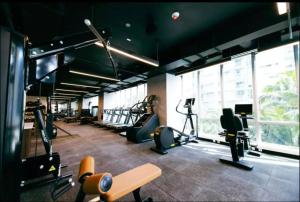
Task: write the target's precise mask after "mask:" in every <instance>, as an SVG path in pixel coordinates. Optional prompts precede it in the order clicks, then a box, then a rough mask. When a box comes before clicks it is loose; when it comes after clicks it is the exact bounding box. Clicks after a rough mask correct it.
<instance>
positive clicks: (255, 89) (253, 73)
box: [251, 52, 262, 148]
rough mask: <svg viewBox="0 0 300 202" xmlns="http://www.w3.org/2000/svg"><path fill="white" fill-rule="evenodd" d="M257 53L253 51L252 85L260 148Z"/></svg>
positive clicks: (255, 123) (257, 139)
mask: <svg viewBox="0 0 300 202" xmlns="http://www.w3.org/2000/svg"><path fill="white" fill-rule="evenodd" d="M255 56H256V55H255V53H254V52H253V53H251V69H252V86H253V110H254V125H255V133H256V141H257V144H258V148H260V146H261V142H262V141H261V134H260V132H259V122H258V119H259V113H258V98H257V84H256V69H255Z"/></svg>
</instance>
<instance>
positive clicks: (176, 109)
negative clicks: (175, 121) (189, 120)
mask: <svg viewBox="0 0 300 202" xmlns="http://www.w3.org/2000/svg"><path fill="white" fill-rule="evenodd" d="M180 103H181V99H180V100H179V102H178V104H177V106H176V111H177V112H178V113H179V114H183V115H187V114H186V113H184V112H181V111H179V110H178V107H179V105H180Z"/></svg>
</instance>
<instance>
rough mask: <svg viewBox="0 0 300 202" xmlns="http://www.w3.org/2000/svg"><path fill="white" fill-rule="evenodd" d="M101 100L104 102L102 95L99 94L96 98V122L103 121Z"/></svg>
mask: <svg viewBox="0 0 300 202" xmlns="http://www.w3.org/2000/svg"><path fill="white" fill-rule="evenodd" d="M103 100H104V94H103V93H101V94H100V95H99V96H98V120H99V121H101V120H103Z"/></svg>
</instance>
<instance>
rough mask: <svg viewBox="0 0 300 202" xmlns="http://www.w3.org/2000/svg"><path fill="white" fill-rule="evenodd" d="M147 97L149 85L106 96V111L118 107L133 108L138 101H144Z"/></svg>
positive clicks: (106, 94)
mask: <svg viewBox="0 0 300 202" xmlns="http://www.w3.org/2000/svg"><path fill="white" fill-rule="evenodd" d="M146 95H147V84H141V85H138V86H135V87H131V88H127V89H124V90H120V91H116V92H113V93H105V94H104V109H112V108H116V107H125V108H127V107H131V106H133V105H134V104H135V103H137V102H138V101H142V100H143V99H144V98H145V96H146Z"/></svg>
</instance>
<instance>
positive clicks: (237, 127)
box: [220, 108, 253, 170]
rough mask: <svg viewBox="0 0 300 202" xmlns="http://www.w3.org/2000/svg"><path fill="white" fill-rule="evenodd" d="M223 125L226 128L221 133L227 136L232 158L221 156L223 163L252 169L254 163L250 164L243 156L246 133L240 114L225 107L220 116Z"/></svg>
mask: <svg viewBox="0 0 300 202" xmlns="http://www.w3.org/2000/svg"><path fill="white" fill-rule="evenodd" d="M220 121H221V126H222V128H223V129H225V130H224V132H223V133H220V135H224V136H225V140H226V142H229V146H230V151H231V156H232V160H231V159H227V158H221V159H220V161H221V162H222V163H226V164H229V165H232V166H235V167H238V168H242V169H245V170H252V169H253V165H250V164H248V163H247V162H245V161H244V160H242V159H241V157H244V140H245V133H244V132H243V126H242V123H241V120H240V119H239V117H238V116H235V115H234V114H233V111H232V109H231V108H224V109H223V115H222V116H221V117H220Z"/></svg>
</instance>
